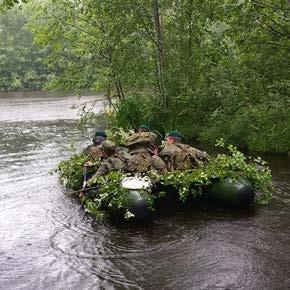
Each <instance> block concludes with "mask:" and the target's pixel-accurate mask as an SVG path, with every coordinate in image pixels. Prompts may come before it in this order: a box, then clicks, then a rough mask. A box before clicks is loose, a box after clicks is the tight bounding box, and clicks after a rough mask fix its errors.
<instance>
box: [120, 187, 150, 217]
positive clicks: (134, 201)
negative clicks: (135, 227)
mask: <svg viewBox="0 0 290 290" xmlns="http://www.w3.org/2000/svg"><path fill="white" fill-rule="evenodd" d="M125 208H126V209H128V210H129V211H130V212H131V213H133V214H134V218H133V219H134V220H137V221H144V220H150V219H152V217H153V211H152V209H151V208H150V205H149V202H148V194H147V193H146V192H144V191H143V192H141V191H139V190H130V191H129V193H128V196H127V200H126V206H125Z"/></svg>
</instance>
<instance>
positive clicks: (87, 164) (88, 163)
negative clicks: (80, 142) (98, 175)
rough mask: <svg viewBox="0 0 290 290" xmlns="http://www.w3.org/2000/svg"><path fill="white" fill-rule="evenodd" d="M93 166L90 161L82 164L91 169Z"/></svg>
mask: <svg viewBox="0 0 290 290" xmlns="http://www.w3.org/2000/svg"><path fill="white" fill-rule="evenodd" d="M93 166H94V163H92V162H91V161H87V162H86V163H85V164H84V167H93Z"/></svg>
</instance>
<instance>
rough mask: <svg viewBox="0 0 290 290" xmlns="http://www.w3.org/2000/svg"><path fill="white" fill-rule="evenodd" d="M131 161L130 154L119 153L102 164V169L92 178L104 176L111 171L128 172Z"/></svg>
mask: <svg viewBox="0 0 290 290" xmlns="http://www.w3.org/2000/svg"><path fill="white" fill-rule="evenodd" d="M130 160H131V155H130V154H128V153H127V152H125V151H118V152H116V153H115V154H113V155H112V156H110V157H109V158H108V159H106V160H104V161H103V162H102V163H101V165H100V167H99V168H98V170H97V172H96V173H95V174H94V175H93V177H92V178H94V177H97V176H104V175H106V174H108V173H109V172H111V171H117V170H122V171H127V168H128V163H129V162H130Z"/></svg>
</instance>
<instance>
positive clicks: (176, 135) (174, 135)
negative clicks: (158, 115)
mask: <svg viewBox="0 0 290 290" xmlns="http://www.w3.org/2000/svg"><path fill="white" fill-rule="evenodd" d="M167 137H171V138H178V139H182V138H183V136H182V134H181V133H180V132H178V131H170V132H169V133H168V135H167Z"/></svg>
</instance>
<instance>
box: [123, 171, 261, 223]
mask: <svg viewBox="0 0 290 290" xmlns="http://www.w3.org/2000/svg"><path fill="white" fill-rule="evenodd" d="M121 186H122V187H124V188H127V189H128V190H129V191H128V195H127V201H126V205H125V208H124V209H125V210H129V211H130V213H132V214H133V216H132V219H133V220H136V221H144V220H150V219H152V218H153V217H154V216H155V215H156V213H158V212H160V211H163V210H166V211H168V210H169V211H170V210H171V209H173V208H178V207H179V206H180V205H181V201H180V200H179V197H178V194H177V193H176V190H175V189H174V188H173V187H172V186H164V185H161V184H157V185H154V186H153V184H152V183H151V181H150V179H149V178H148V177H139V176H133V177H128V178H125V179H124V180H123V181H122V185H121ZM146 189H151V193H150V194H154V195H157V194H158V192H161V191H164V192H166V194H165V195H164V196H163V197H162V198H156V199H154V203H153V205H152V204H151V203H150V202H148V197H149V193H146ZM200 198H202V199H203V200H204V201H206V202H212V203H218V204H221V205H227V206H236V207H247V206H249V205H250V204H251V203H252V202H253V201H254V198H255V191H254V189H253V187H252V186H251V185H250V183H249V182H247V181H246V180H244V179H240V180H238V181H233V180H231V179H226V180H223V181H215V182H214V183H212V184H211V185H210V186H207V187H206V188H203V193H202V195H201V196H200ZM186 202H187V203H192V202H194V199H193V198H189V200H187V201H186ZM152 208H153V210H152ZM122 212H124V211H122Z"/></svg>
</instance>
